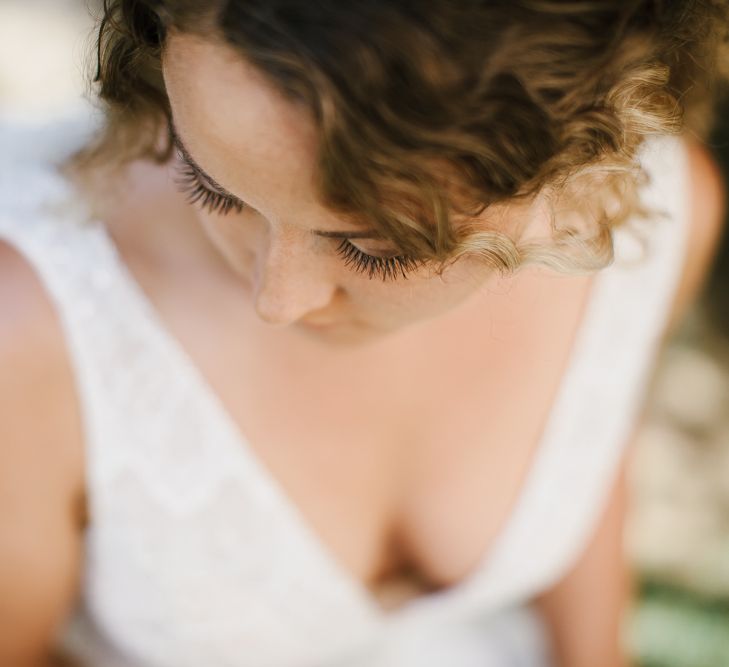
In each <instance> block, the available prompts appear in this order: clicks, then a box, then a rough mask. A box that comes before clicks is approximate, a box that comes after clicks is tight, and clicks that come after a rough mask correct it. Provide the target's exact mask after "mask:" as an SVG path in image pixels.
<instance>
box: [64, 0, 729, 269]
mask: <svg viewBox="0 0 729 667" xmlns="http://www.w3.org/2000/svg"><path fill="white" fill-rule="evenodd" d="M728 26H729V9H728V2H727V1H726V0H680V1H679V0H673V1H672V0H631V1H626V0H580V1H574V2H572V1H570V2H565V1H564V0H459V1H458V2H453V1H452V0H353V1H352V2H342V0H319V1H318V2H305V1H302V0H214V1H212V0H211V1H210V2H205V3H199V2H195V1H194V0H105V2H104V5H103V14H102V16H101V21H100V27H99V33H98V43H97V47H98V51H97V55H98V61H97V65H98V69H97V72H96V76H95V79H94V81H95V83H96V84H98V95H99V97H100V99H101V100H102V101H103V102H104V103H105V108H106V117H107V122H106V124H105V126H104V128H103V130H102V132H101V133H100V135H99V136H98V137H97V139H96V141H95V142H94V143H92V144H91V145H89V146H87V147H86V148H85V149H84V150H83V151H82V152H81V153H79V154H78V155H77V156H76V159H75V164H76V165H79V166H82V167H83V166H89V165H92V164H97V165H98V164H112V163H113V164H116V165H122V164H125V163H127V162H128V161H130V160H132V159H135V158H140V157H144V158H150V159H154V160H157V161H167V160H169V159H170V157H171V155H172V150H173V149H172V142H171V141H169V140H168V141H166V142H165V145H163V146H160V145H159V139H158V138H159V137H160V135H161V134H162V135H163V136H168V134H169V132H168V129H169V124H170V114H171V112H170V107H169V101H168V99H167V96H166V93H165V90H164V84H163V81H162V76H161V66H160V61H161V56H162V53H163V50H164V44H165V37H166V35H167V33H168V31H169V30H170V29H171V28H175V29H179V30H182V31H186V32H194V33H197V34H203V35H205V36H212V37H214V38H218V39H222V40H224V41H225V42H226V43H227V44H228V45H231V46H233V47H234V48H235V49H237V50H238V51H239V52H240V54H241V56H242V57H244V58H246V59H247V60H248V61H249V62H251V63H253V64H254V65H255V66H256V67H258V68H259V69H260V70H261V71H262V72H263V73H264V74H265V75H266V76H267V77H268V79H269V80H270V81H271V82H273V83H274V84H275V85H276V87H277V88H278V89H279V90H280V91H281V92H283V93H284V94H285V95H286V96H287V97H288V98H289V99H291V100H292V101H296V102H297V103H303V105H304V106H305V108H306V109H308V111H309V112H310V113H311V116H312V118H313V119H314V121H315V123H316V126H317V129H318V136H319V147H318V161H317V187H318V190H319V194H320V197H321V201H322V202H323V203H324V204H325V205H326V206H328V207H330V208H331V209H332V210H334V211H336V212H337V213H338V214H341V215H343V216H347V217H348V218H349V219H351V220H352V221H355V222H362V223H366V224H368V225H369V226H373V227H375V228H376V229H377V230H378V231H379V232H380V233H381V234H382V235H383V237H384V238H386V239H389V240H390V241H392V242H393V243H394V244H395V246H396V247H397V248H399V249H400V250H401V251H402V252H403V254H406V255H408V256H410V257H413V258H416V259H423V260H437V261H439V262H440V263H441V266H443V265H444V263H445V262H446V261H448V260H453V259H456V258H458V257H459V256H462V255H463V254H466V253H469V254H477V255H481V256H482V257H483V258H484V260H485V261H487V262H489V263H491V264H492V265H493V266H494V267H496V268H498V269H501V270H514V269H516V268H517V267H518V266H520V265H522V264H524V263H527V262H534V261H537V262H544V263H547V264H550V265H552V266H554V267H556V268H559V269H561V270H584V269H592V268H597V267H601V266H604V265H606V264H607V263H609V261H610V260H611V258H612V243H611V233H610V232H611V229H612V228H614V227H615V226H617V225H620V224H623V223H625V222H626V220H628V219H629V218H630V216H632V215H636V214H637V215H646V214H647V212H646V211H645V210H643V208H642V206H641V204H640V199H639V191H640V185H641V182H642V181H643V180H644V175H643V174H642V172H641V170H640V167H639V165H638V163H637V160H636V152H637V149H638V147H639V146H640V144H641V143H642V141H643V140H644V139H645V138H646V137H647V136H649V135H654V134H670V133H677V132H679V131H681V130H684V131H689V132H694V133H698V134H699V135H703V134H704V133H706V132H707V131H708V129H709V128H710V126H711V122H712V119H711V116H712V110H713V107H714V102H713V97H714V91H715V90H716V87H717V83H718V81H719V79H720V75H721V73H720V72H719V70H718V65H719V63H720V62H723V61H722V60H721V57H720V56H721V54H722V53H723V49H724V48H725V47H726V35H727V27H728ZM540 193H542V194H545V193H546V194H548V201H549V202H550V203H551V207H552V211H553V234H552V238H551V239H544V240H542V241H540V242H532V243H529V244H519V243H518V239H514V238H512V235H510V234H509V230H508V229H500V228H499V225H498V224H487V225H486V227H487V229H484V223H483V221H482V220H480V221H479V224H468V223H469V220H471V219H472V218H473V217H475V216H477V215H480V214H481V213H483V212H484V211H486V209H488V207H489V206H491V205H493V204H497V203H501V202H504V203H508V202H510V201H513V200H523V201H526V202H529V201H531V200H532V199H533V198H534V197H535V196H536V195H537V194H540ZM557 209H559V215H557V213H556V211H557ZM486 217H487V218H488V213H487V216H486ZM456 218H457V219H458V223H457V222H456Z"/></svg>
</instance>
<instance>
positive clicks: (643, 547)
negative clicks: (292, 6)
mask: <svg viewBox="0 0 729 667" xmlns="http://www.w3.org/2000/svg"><path fill="white" fill-rule="evenodd" d="M91 33H92V21H91V19H90V17H89V13H88V11H87V9H86V7H85V3H84V2H83V1H82V0H0V120H7V119H10V120H12V121H14V122H28V123H38V122H43V121H44V120H47V119H53V118H58V117H59V116H66V115H73V114H74V113H75V112H78V111H79V110H80V109H81V108H82V107H83V105H84V104H85V103H84V101H83V93H84V91H85V88H86V85H85V83H84V67H85V64H86V63H88V62H89V41H88V40H89V36H90V35H91ZM719 118H720V119H726V120H725V121H724V122H722V121H721V120H720V122H719V125H718V127H717V128H716V130H715V132H714V136H713V137H712V138H711V141H710V144H711V148H712V149H713V151H714V154H715V156H716V157H717V159H718V160H719V162H720V164H721V165H722V167H723V170H724V174H725V175H726V174H729V105H727V104H725V105H724V108H723V109H722V110H721V111H720V113H719ZM727 288H729V238H727V235H726V234H725V237H724V240H723V243H722V248H721V250H720V252H719V256H718V257H717V261H716V264H715V267H714V270H713V272H712V275H711V278H710V280H709V282H708V284H707V286H706V289H705V290H704V294H703V296H702V298H701V300H700V301H699V303H697V304H696V306H695V307H694V308H693V309H692V311H691V313H690V314H689V316H688V317H687V319H686V321H685V322H684V324H683V326H682V327H681V329H680V330H679V331H678V332H677V334H676V335H675V336H674V337H673V339H672V340H671V341H670V344H669V345H668V347H667V348H666V350H665V351H664V353H663V354H662V355H661V358H660V361H659V364H658V367H657V370H656V374H655V377H654V379H653V383H652V388H651V391H650V396H649V401H648V405H647V409H646V412H645V416H644V418H643V421H642V424H641V427H640V430H639V436H638V447H637V452H636V457H635V461H634V464H633V467H632V481H633V503H632V509H631V516H630V522H629V526H628V549H629V553H630V558H631V559H632V561H633V562H634V564H635V567H636V570H637V572H638V573H639V577H640V581H641V591H640V599H639V601H638V604H637V606H636V609H635V613H634V614H633V617H632V618H631V620H630V623H629V636H630V641H631V645H632V647H633V651H634V654H635V656H636V658H637V659H638V661H639V663H640V664H641V665H642V666H643V667H727V666H728V665H729V298H727V297H726V290H727Z"/></svg>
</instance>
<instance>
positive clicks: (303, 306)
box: [163, 33, 497, 342]
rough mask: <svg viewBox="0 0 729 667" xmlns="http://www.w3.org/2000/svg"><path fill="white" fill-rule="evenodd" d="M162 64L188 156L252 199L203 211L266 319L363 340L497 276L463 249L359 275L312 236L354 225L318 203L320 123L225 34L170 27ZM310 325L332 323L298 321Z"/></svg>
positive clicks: (419, 317)
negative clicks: (241, 205) (398, 274)
mask: <svg viewBox="0 0 729 667" xmlns="http://www.w3.org/2000/svg"><path fill="white" fill-rule="evenodd" d="M163 71H164V78H165V82H166V86H167V91H168V95H169V98H170V102H171V106H172V110H173V116H174V121H175V125H176V128H177V131H178V133H179V135H180V138H181V140H182V141H183V142H184V145H185V147H186V148H187V150H188V151H189V153H190V155H191V156H192V157H193V158H194V160H195V162H196V163H197V164H199V165H200V166H201V167H202V168H203V169H204V170H205V172H206V173H207V174H210V175H211V176H212V177H213V178H214V179H215V180H216V181H217V183H219V184H220V185H222V186H223V187H224V188H225V189H226V190H227V191H229V192H231V193H233V194H235V195H236V196H237V197H238V198H240V199H241V200H243V201H244V202H246V204H248V205H249V207H250V208H248V209H246V210H244V211H242V212H240V213H238V212H236V211H232V212H231V213H229V214H227V215H221V214H219V213H211V212H209V211H207V210H205V209H203V208H198V215H199V218H200V222H201V224H202V227H203V229H204V230H205V232H206V233H207V235H208V237H209V239H210V240H211V241H212V243H213V245H214V246H215V247H216V248H217V249H218V251H219V253H220V255H221V256H222V257H223V258H224V259H225V261H226V262H227V263H228V264H229V265H230V266H231V268H233V270H234V271H235V272H236V273H237V274H238V275H239V276H240V277H241V278H242V279H243V283H244V284H245V285H247V287H248V289H249V294H250V297H251V300H252V304H253V306H254V308H255V311H256V313H257V314H258V316H259V317H260V318H261V319H262V320H263V321H264V322H267V323H269V324H272V325H277V326H288V325H296V327H297V328H302V329H304V330H305V331H306V333H307V334H309V335H316V336H327V337H328V338H329V339H331V341H332V342H334V341H339V342H342V341H344V340H345V339H346V340H350V341H355V340H357V341H361V340H364V339H366V338H369V337H372V336H382V335H383V334H388V333H392V332H395V331H398V330H400V329H403V328H405V327H408V326H410V325H412V324H415V323H418V322H424V321H427V320H430V319H432V318H436V317H438V316H440V315H442V314H444V313H446V312H448V311H451V310H453V309H454V308H456V307H457V306H458V305H459V304H462V303H464V302H465V301H467V300H468V299H469V297H472V296H473V295H476V294H479V293H481V292H482V290H481V289H480V288H483V287H485V286H487V285H489V284H490V283H491V282H492V281H494V280H496V279H497V278H496V276H494V275H493V272H492V271H491V270H490V269H488V268H487V267H486V266H485V265H484V264H483V263H482V262H480V261H479V260H478V259H476V258H462V259H461V260H459V261H458V262H457V263H456V264H454V265H453V266H451V267H449V268H448V269H447V270H446V271H445V273H444V274H443V275H442V276H438V275H436V274H435V272H434V271H433V270H432V268H430V267H427V266H426V267H420V268H419V269H417V270H416V271H414V272H411V273H409V274H408V277H407V279H403V278H398V279H397V280H394V281H392V280H390V281H387V282H384V281H383V280H381V279H380V278H374V279H370V278H369V277H368V276H367V275H365V274H360V273H357V272H355V271H354V270H353V269H352V268H350V267H347V266H346V265H345V263H344V260H343V258H342V257H341V255H340V254H338V252H337V246H338V245H339V243H340V241H339V240H338V239H327V238H322V237H319V236H316V235H314V234H312V230H315V229H316V230H325V231H340V232H341V231H344V232H347V231H349V232H351V231H357V229H356V228H354V227H352V226H351V224H350V223H347V222H345V221H342V220H338V219H337V216H336V214H335V213H333V212H332V211H330V210H328V209H326V208H325V207H324V206H323V205H322V204H321V203H320V202H318V201H317V198H316V193H315V192H314V189H313V187H312V179H313V173H314V157H315V128H314V126H313V123H312V121H311V120H310V118H309V117H308V116H307V113H306V111H305V110H304V109H303V108H301V107H297V106H294V105H293V104H292V103H291V102H289V101H288V100H286V99H284V98H283V97H282V96H280V95H279V94H278V93H277V92H276V91H275V89H274V88H273V87H272V85H271V84H269V83H268V82H267V81H266V79H265V78H264V76H263V75H262V74H261V73H260V72H258V71H257V70H256V69H254V68H253V67H251V66H250V65H249V64H248V63H246V62H245V61H244V60H243V59H242V58H241V57H240V55H239V54H238V53H237V52H235V51H233V50H232V49H230V48H229V47H227V46H225V45H223V44H221V43H217V42H212V41H206V40H202V39H200V38H198V37H194V36H190V35H186V34H181V33H173V34H172V35H170V36H169V38H168V43H167V47H166V50H165V54H164V58H163ZM353 243H354V244H355V245H356V246H357V247H358V248H359V249H360V250H362V251H363V252H366V253H369V254H373V255H377V254H380V255H383V254H386V253H387V251H388V248H387V247H386V246H385V245H384V242H382V241H375V240H370V239H358V240H356V241H353ZM390 250H391V249H390ZM306 322H312V323H317V322H318V323H322V322H327V323H332V322H335V323H337V326H336V327H328V328H327V329H311V328H307V327H300V325H301V324H302V323H306ZM355 330H356V333H355Z"/></svg>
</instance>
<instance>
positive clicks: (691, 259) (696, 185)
mask: <svg viewBox="0 0 729 667" xmlns="http://www.w3.org/2000/svg"><path fill="white" fill-rule="evenodd" d="M684 142H685V146H686V152H687V156H688V180H689V182H688V190H689V207H688V210H689V215H690V220H689V234H688V247H687V248H686V255H685V257H686V259H685V262H684V267H683V273H682V276H681V280H680V283H679V288H678V290H677V292H676V296H675V300H674V303H673V307H672V311H671V315H670V318H669V329H672V328H673V327H674V326H675V325H676V324H678V323H679V322H680V320H681V318H682V317H683V315H684V314H685V312H686V309H687V308H688V306H690V304H691V303H692V302H693V301H694V299H695V298H696V297H697V296H698V294H699V292H700V290H701V288H702V286H703V284H704V281H705V279H706V277H707V274H708V272H709V269H710V268H711V265H712V262H713V260H714V256H715V254H716V250H717V248H718V245H719V240H720V238H721V234H722V231H723V228H724V222H725V218H726V212H727V211H726V190H725V184H724V177H723V175H722V172H721V170H720V168H719V165H718V164H717V162H716V160H715V159H714V157H713V155H712V154H711V151H710V150H709V149H708V148H707V147H706V146H704V145H703V144H701V143H700V142H698V141H697V140H695V139H690V138H685V139H684Z"/></svg>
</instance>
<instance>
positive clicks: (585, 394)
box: [0, 121, 688, 667]
mask: <svg viewBox="0 0 729 667" xmlns="http://www.w3.org/2000/svg"><path fill="white" fill-rule="evenodd" d="M87 131H88V123H87V122H83V121H82V122H79V121H76V122H70V123H67V124H65V125H63V126H62V128H60V129H59V126H58V125H56V126H54V127H53V128H50V129H46V130H44V131H42V132H37V131H32V132H31V131H21V130H20V129H18V128H17V127H15V128H9V127H7V126H5V127H3V126H2V125H0V239H4V240H6V241H8V242H9V243H11V244H12V245H13V246H15V247H16V248H18V249H19V250H20V252H21V253H22V254H23V255H24V256H25V257H26V258H27V260H28V261H29V263H30V264H31V265H32V266H33V267H34V268H35V270H36V271H37V273H38V274H39V276H40V278H41V280H42V282H43V284H44V285H45V288H46V289H47V291H48V293H49V294H50V296H51V298H52V300H53V302H54V303H55V305H56V308H57V312H58V315H59V317H60V320H61V322H62V326H63V330H64V332H65V336H66V341H67V349H68V353H69V355H70V359H71V361H72V364H73V368H74V370H75V377H76V381H77V391H78V395H79V399H80V403H81V406H82V411H83V423H84V429H85V444H86V448H87V453H86V456H87V469H86V476H87V491H88V500H89V505H90V517H91V523H90V527H89V529H88V531H87V533H86V536H85V563H84V570H83V575H84V576H83V586H82V591H81V599H80V601H79V606H78V611H77V613H76V615H75V616H74V618H73V619H72V622H71V623H70V624H69V627H68V631H67V633H66V634H65V641H66V642H67V644H68V645H69V646H70V647H71V648H72V649H73V650H74V651H75V652H76V653H77V654H78V655H80V656H83V657H85V658H86V659H87V660H88V661H89V664H90V665H92V666H93V667H118V666H121V665H123V666H125V667H126V666H133V667H247V666H251V667H313V666H317V667H318V666H327V665H332V666H333V665H339V666H345V665H346V666H349V665H353V666H354V665H356V666H367V667H390V666H391V667H428V666H435V665H438V666H442V665H448V666H449V667H450V666H453V667H477V666H478V667H497V666H498V667H519V666H520V667H544V666H546V665H548V664H550V663H549V657H548V654H547V653H548V652H547V649H546V645H545V642H544V641H543V636H542V630H541V626H540V623H539V619H538V618H536V616H534V615H533V614H532V613H530V612H529V611H528V608H527V607H526V606H525V603H526V602H527V601H528V600H529V599H530V598H531V597H533V596H534V595H535V594H537V593H538V592H540V591H542V590H544V589H545V588H547V587H549V586H550V584H552V583H554V582H555V581H556V580H557V579H558V578H559V577H560V576H562V575H563V574H564V573H565V572H566V571H567V570H568V568H569V567H570V565H571V564H572V563H573V562H574V561H575V559H576V558H577V557H578V556H579V554H580V552H581V550H582V548H583V546H584V545H585V542H586V540H587V539H588V537H589V534H590V531H591V529H592V528H593V527H594V525H595V522H596V519H597V516H598V514H599V512H600V511H601V509H602V507H603V504H604V502H605V499H606V495H607V493H608V491H609V489H610V486H611V484H612V482H613V480H614V475H615V473H616V469H617V465H618V461H619V459H620V457H621V454H622V451H623V449H624V446H625V445H626V444H627V443H628V441H629V439H630V436H631V431H632V429H633V427H634V422H635V420H636V417H637V414H638V411H639V408H640V403H641V397H642V394H643V392H644V390H645V385H646V381H647V377H648V374H649V371H650V367H651V364H652V361H653V358H654V356H655V352H656V349H657V344H658V341H659V338H660V336H661V332H662V330H663V328H664V325H665V321H666V317H667V312H668V307H669V303H670V301H671V297H672V295H673V293H674V291H675V288H676V284H677V280H678V276H679V273H680V269H681V265H682V260H683V254H684V248H685V235H686V228H687V219H688V214H687V194H686V182H687V176H686V172H687V169H686V154H685V149H684V147H683V144H682V143H681V142H679V141H678V140H676V139H672V138H656V139H653V140H651V141H650V142H649V144H648V145H647V146H646V148H645V151H644V153H643V158H642V159H643V161H644V163H645V165H646V167H647V168H648V170H649V173H650V174H651V176H652V181H651V184H650V185H649V186H648V187H647V188H646V190H645V199H646V201H647V203H648V204H651V205H655V206H657V207H658V208H660V209H663V210H664V211H665V212H666V213H667V214H668V216H667V217H666V218H665V219H659V220H658V221H657V222H656V223H655V224H654V227H653V228H652V229H651V232H650V237H649V238H650V246H649V253H648V254H647V256H646V257H645V258H644V259H642V260H640V261H637V259H636V247H635V245H634V244H631V242H630V241H631V239H630V238H629V237H628V236H627V235H623V234H619V235H618V236H617V239H616V241H617V248H618V253H617V254H618V259H617V261H616V263H615V264H614V265H613V266H611V267H610V268H608V269H606V270H605V271H603V272H602V273H601V274H600V276H599V277H598V278H597V281H596V283H595V288H594V291H593V292H592V295H591V298H590V302H589V304H588V308H587V311H586V313H585V316H584V320H583V322H582V324H581V327H580V330H579V333H578V337H577V340H576V344H575V346H574V349H573V352H572V355H571V360H570V362H569V364H568V370H567V372H566V374H565V376H564V378H563V381H562V384H561V388H560V390H559V392H558V395H557V398H556V400H555V403H554V405H553V409H552V412H551V416H550V419H549V420H548V425H547V427H546V429H545V431H544V433H543V438H542V441H541V443H540V446H539V449H538V451H537V454H536V456H535V458H534V461H533V463H532V465H531V468H530V471H529V473H528V476H527V479H526V483H525V484H524V487H523V489H522V490H521V493H520V496H519V498H518V501H517V503H516V505H515V508H514V511H513V514H512V515H511V517H510V518H509V520H508V522H507V524H506V525H505V527H504V529H503V530H502V532H501V534H500V536H499V538H498V539H497V541H496V543H495V544H494V545H493V546H492V548H490V550H489V551H488V553H487V554H486V555H485V556H484V558H483V561H482V562H481V564H480V566H479V567H478V568H477V570H476V571H475V573H474V574H473V575H472V576H470V577H469V578H468V579H467V580H465V581H463V582H462V583H461V584H459V585H457V586H455V587H453V588H451V589H449V590H447V591H443V592H438V593H435V594H429V595H427V596H425V597H421V598H417V599H415V600H413V601H411V602H409V603H406V605H405V606H404V607H401V608H399V609H397V610H396V611H391V612H385V611H383V610H382V609H381V608H380V607H379V606H378V605H377V603H376V602H375V601H374V600H373V598H372V597H371V596H370V594H369V593H368V591H367V590H366V589H365V588H364V587H363V586H362V585H361V584H360V583H358V582H357V581H356V580H354V579H353V578H352V576H351V575H349V574H348V573H347V572H345V571H344V570H343V569H342V567H341V566H339V565H338V564H337V562H336V561H335V560H334V559H333V558H332V556H331V555H330V553H328V552H327V550H326V548H325V546H324V545H323V544H322V543H321V542H320V541H319V540H318V539H317V537H316V536H315V535H314V533H313V531H312V530H311V529H310V528H309V526H307V524H306V523H305V521H304V519H303V517H302V515H301V514H300V513H299V511H298V510H297V508H296V506H294V505H293V504H292V502H291V501H290V500H289V499H288V498H287V496H286V495H285V493H284V492H283V490H282V488H281V487H280V486H279V485H278V483H277V481H276V480H275V479H273V478H272V477H271V475H270V474H269V472H268V471H267V469H266V468H264V466H263V465H262V464H261V463H260V462H259V461H258V460H257V459H256V456H255V454H254V450H253V449H252V448H251V447H250V445H249V443H248V442H247V441H246V438H245V435H244V434H243V433H241V432H240V431H239V430H238V428H237V427H236V425H235V424H234V422H233V420H232V419H231V417H230V416H229V415H228V414H227V413H226V412H225V410H224V408H223V407H222V404H221V402H220V401H219V399H218V397H217V396H216V395H215V394H214V393H213V392H212V391H211V389H210V387H209V386H208V385H207V384H206V382H205V380H204V379H203V377H202V375H201V374H200V372H199V371H198V369H197V368H196V367H195V366H194V365H193V364H192V363H191V360H190V358H189V357H188V356H186V354H185V351H184V350H183V349H182V347H181V346H180V345H179V343H178V342H177V341H176V340H175V339H174V338H173V337H172V335H171V334H170V332H169V331H168V330H167V329H166V328H165V327H164V325H163V323H162V321H161V319H160V318H159V317H158V314H157V313H156V312H155V310H154V308H153V307H152V305H151V304H150V302H149V301H148V300H147V299H146V297H145V295H144V293H143V292H142V291H141V289H140V287H139V286H138V284H137V283H135V281H134V278H133V277H132V275H131V274H130V272H129V271H128V270H127V268H126V266H125V265H124V263H123V262H122V260H121V259H120V256H119V254H118V253H117V252H116V249H115V247H114V245H113V243H112V241H111V239H110V237H109V235H108V234H107V233H106V231H105V229H104V227H103V226H102V225H100V224H99V223H97V222H95V221H94V220H91V219H89V216H88V215H87V213H86V208H85V206H84V204H83V202H81V201H80V200H79V198H78V197H77V196H76V194H75V193H74V191H73V190H72V189H71V188H70V186H69V184H68V183H67V182H66V181H64V180H63V179H62V178H61V177H60V176H59V175H58V174H57V173H56V172H55V171H54V169H53V166H52V165H53V163H54V162H56V161H58V160H60V159H61V158H62V157H63V156H64V155H65V154H66V153H67V152H68V151H69V150H70V149H71V148H72V147H74V146H76V145H78V144H79V143H80V142H81V141H82V140H83V138H84V136H85V134H86V133H87ZM485 502H486V500H485Z"/></svg>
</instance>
